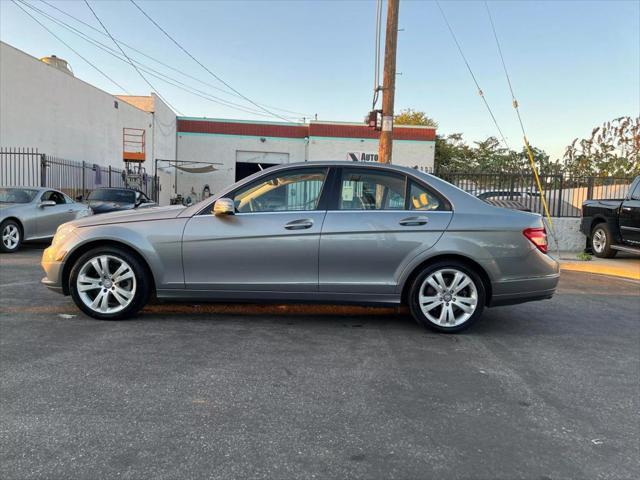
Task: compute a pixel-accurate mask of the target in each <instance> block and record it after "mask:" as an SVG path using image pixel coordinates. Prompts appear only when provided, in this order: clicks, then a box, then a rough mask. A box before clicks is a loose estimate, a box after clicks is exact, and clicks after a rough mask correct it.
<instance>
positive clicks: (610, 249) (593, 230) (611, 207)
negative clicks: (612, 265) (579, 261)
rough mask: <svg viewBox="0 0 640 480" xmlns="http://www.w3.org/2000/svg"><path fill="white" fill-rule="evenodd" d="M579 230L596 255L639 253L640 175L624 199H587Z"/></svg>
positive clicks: (583, 207)
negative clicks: (621, 252) (620, 252)
mask: <svg viewBox="0 0 640 480" xmlns="http://www.w3.org/2000/svg"><path fill="white" fill-rule="evenodd" d="M580 231H581V232H582V233H584V234H585V235H586V236H587V249H588V250H591V251H592V252H593V254H594V255H595V256H596V257H603V258H611V257H613V256H615V254H616V253H618V251H623V252H629V253H635V254H638V255H640V177H636V178H635V180H634V181H633V183H632V184H631V186H630V187H629V191H628V192H627V196H626V197H625V198H623V199H619V200H609V199H607V200H587V201H586V202H584V203H583V204H582V222H581V223H580Z"/></svg>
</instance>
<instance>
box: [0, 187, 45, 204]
mask: <svg viewBox="0 0 640 480" xmlns="http://www.w3.org/2000/svg"><path fill="white" fill-rule="evenodd" d="M37 194H38V191H37V190H32V189H30V188H0V202H1V203H29V202H31V201H32V200H33V199H34V198H36V195H37Z"/></svg>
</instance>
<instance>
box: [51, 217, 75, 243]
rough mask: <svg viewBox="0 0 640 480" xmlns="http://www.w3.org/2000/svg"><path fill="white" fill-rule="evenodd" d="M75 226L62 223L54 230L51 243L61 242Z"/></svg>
mask: <svg viewBox="0 0 640 480" xmlns="http://www.w3.org/2000/svg"><path fill="white" fill-rule="evenodd" d="M75 228H76V227H74V226H73V225H70V224H68V223H63V224H62V225H60V226H59V227H58V230H56V234H55V235H54V236H53V240H52V242H51V245H52V246H53V245H58V244H60V243H62V242H63V241H64V240H65V239H66V238H67V237H68V236H69V235H70V234H71V232H73V231H74V230H75Z"/></svg>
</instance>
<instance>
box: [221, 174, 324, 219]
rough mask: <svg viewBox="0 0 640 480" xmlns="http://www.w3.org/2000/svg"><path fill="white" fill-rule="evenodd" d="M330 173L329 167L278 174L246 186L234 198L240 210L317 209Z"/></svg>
mask: <svg viewBox="0 0 640 480" xmlns="http://www.w3.org/2000/svg"><path fill="white" fill-rule="evenodd" d="M326 176H327V169H325V168H313V169H312V168H309V169H305V170H297V171H294V172H283V173H280V174H275V175H272V176H269V177H268V178H267V179H265V180H258V181H257V182H254V183H251V184H250V185H247V186H245V187H242V188H241V189H240V190H238V191H237V192H236V193H235V194H234V196H233V201H234V203H235V206H236V210H237V211H238V213H252V212H290V211H297V210H315V209H316V208H317V206H318V201H319V200H320V193H321V192H322V185H323V184H324V181H325V178H326Z"/></svg>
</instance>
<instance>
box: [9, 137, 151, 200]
mask: <svg viewBox="0 0 640 480" xmlns="http://www.w3.org/2000/svg"><path fill="white" fill-rule="evenodd" d="M0 186H25V187H49V188H55V189H57V190H60V191H62V192H64V193H66V194H67V195H69V196H70V197H71V198H76V197H78V196H80V195H82V196H83V197H86V196H87V195H88V194H89V193H90V192H91V191H92V190H94V189H96V188H99V187H126V186H127V181H126V172H125V171H124V170H121V169H118V168H113V167H111V166H109V167H104V166H101V165H95V164H91V163H87V162H78V161H75V160H67V159H63V158H58V157H53V156H51V155H45V154H43V153H39V152H38V150H37V149H34V148H3V147H0ZM157 188H158V182H157V179H156V178H155V177H152V176H148V177H147V176H144V177H143V178H142V191H143V192H144V193H145V194H146V195H147V196H148V197H150V198H154V199H155V198H157V195H156V193H157Z"/></svg>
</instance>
